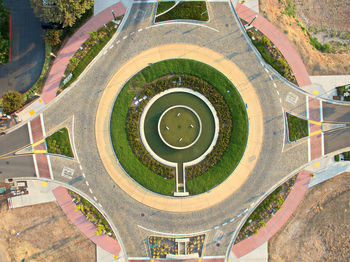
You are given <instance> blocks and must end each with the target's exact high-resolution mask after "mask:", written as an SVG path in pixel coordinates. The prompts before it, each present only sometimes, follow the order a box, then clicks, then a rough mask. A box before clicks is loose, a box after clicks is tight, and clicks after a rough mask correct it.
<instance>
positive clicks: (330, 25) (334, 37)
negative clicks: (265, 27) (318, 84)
mask: <svg viewBox="0 0 350 262" xmlns="http://www.w3.org/2000/svg"><path fill="white" fill-rule="evenodd" d="M288 3H290V6H291V7H290V8H286V4H288ZM259 4H260V12H261V14H262V15H264V16H265V17H266V18H267V19H268V20H269V21H270V22H272V23H273V24H274V25H276V26H277V27H278V28H279V29H280V30H281V32H283V33H284V34H285V35H286V36H287V38H288V39H289V40H290V41H291V43H292V44H293V45H294V47H295V48H296V50H297V51H298V53H299V55H300V56H301V58H302V60H303V62H304V64H305V66H306V68H307V71H308V72H309V74H310V75H343V74H349V72H350V53H349V45H350V42H349V39H343V38H342V37H344V36H345V35H347V34H350V23H349V15H350V5H349V2H348V0H260V1H259ZM293 15H294V16H295V17H293ZM297 20H299V21H300V23H299V24H298V22H297ZM300 25H302V26H304V27H305V28H306V29H309V32H310V33H311V35H313V36H316V37H317V38H318V39H319V41H320V42H321V43H331V41H337V43H339V45H338V44H335V45H334V46H337V47H336V50H337V51H336V52H335V53H334V52H333V53H322V52H320V51H318V50H317V49H315V48H314V47H313V46H312V45H311V44H310V41H309V38H308V36H307V34H306V31H305V30H303V29H302V28H301V26H300ZM320 31H321V33H320ZM339 36H341V37H339ZM343 45H345V47H344V46H343ZM346 50H347V51H346Z"/></svg>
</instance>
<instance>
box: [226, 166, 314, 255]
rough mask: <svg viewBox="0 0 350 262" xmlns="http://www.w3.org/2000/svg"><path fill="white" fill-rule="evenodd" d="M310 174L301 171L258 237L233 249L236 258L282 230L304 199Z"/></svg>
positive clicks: (253, 237)
mask: <svg viewBox="0 0 350 262" xmlns="http://www.w3.org/2000/svg"><path fill="white" fill-rule="evenodd" d="M310 174H311V173H310V172H308V171H305V170H303V171H301V172H300V173H299V175H298V177H297V180H296V182H295V184H294V186H293V189H292V190H291V191H290V193H289V195H288V197H287V198H286V200H285V201H284V203H283V205H282V207H281V209H280V210H279V211H278V212H277V213H276V214H275V215H274V216H273V217H272V218H271V219H270V220H269V221H268V222H267V223H266V226H264V227H263V228H261V229H260V230H259V232H258V233H257V234H256V235H253V236H251V237H249V238H247V239H245V240H243V241H241V242H239V243H238V244H236V245H234V246H233V247H232V252H233V254H234V256H235V257H236V258H240V257H242V256H244V255H246V254H248V253H250V252H251V251H253V250H254V249H256V248H258V247H260V246H261V245H262V244H264V243H265V242H266V241H268V240H269V239H270V238H271V237H272V236H273V235H274V234H275V233H277V232H278V230H280V228H282V226H283V225H284V224H285V223H286V222H287V220H288V219H289V217H290V216H291V215H292V214H293V212H294V211H295V209H296V208H297V206H298V205H299V203H300V201H301V200H302V199H303V197H304V195H305V193H306V191H307V189H308V184H309V181H310V178H311V176H310Z"/></svg>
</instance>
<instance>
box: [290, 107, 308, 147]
mask: <svg viewBox="0 0 350 262" xmlns="http://www.w3.org/2000/svg"><path fill="white" fill-rule="evenodd" d="M287 122H288V132H289V141H294V140H296V139H300V138H303V137H306V136H308V124H307V120H305V119H301V118H299V117H296V116H293V115H291V114H289V113H287Z"/></svg>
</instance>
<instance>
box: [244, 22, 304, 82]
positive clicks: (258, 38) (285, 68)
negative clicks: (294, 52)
mask: <svg viewBox="0 0 350 262" xmlns="http://www.w3.org/2000/svg"><path fill="white" fill-rule="evenodd" d="M247 34H248V36H249V37H250V39H251V40H252V42H253V44H254V46H255V47H256V49H258V51H259V53H260V54H261V56H262V57H263V58H264V60H265V61H266V63H268V64H269V65H271V66H272V67H273V68H274V69H275V70H276V71H277V72H278V73H280V74H281V75H282V76H283V77H285V78H286V79H287V80H288V81H290V82H292V83H294V84H297V81H296V79H295V76H294V74H293V71H292V69H291V68H290V66H289V64H288V62H287V60H286V59H285V58H284V56H283V55H282V53H281V52H280V51H279V50H278V49H277V48H276V47H275V45H274V44H273V43H272V42H271V41H270V40H269V39H268V38H267V37H266V36H265V35H264V34H263V33H261V32H260V31H259V30H258V29H256V28H251V29H249V30H248V31H247Z"/></svg>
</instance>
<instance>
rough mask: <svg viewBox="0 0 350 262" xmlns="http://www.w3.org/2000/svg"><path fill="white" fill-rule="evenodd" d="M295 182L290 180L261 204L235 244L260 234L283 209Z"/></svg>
mask: <svg viewBox="0 0 350 262" xmlns="http://www.w3.org/2000/svg"><path fill="white" fill-rule="evenodd" d="M295 180H296V177H293V178H291V179H289V180H288V181H287V182H286V183H284V184H283V185H281V186H280V187H278V188H276V189H275V191H273V192H272V193H271V194H270V195H269V196H268V197H266V198H265V199H264V200H263V201H262V202H261V203H260V204H259V206H258V207H257V208H256V209H255V210H254V211H253V213H252V214H251V215H250V216H249V218H248V219H247V221H246V222H245V224H244V225H243V227H242V228H241V231H240V232H239V234H238V236H237V238H236V240H235V244H236V243H238V242H239V241H241V240H243V239H245V238H248V237H250V236H251V235H253V234H256V233H258V230H259V229H260V228H262V227H263V226H265V225H266V223H267V222H268V221H269V220H270V218H271V217H272V216H273V215H274V214H275V213H276V212H277V211H278V210H279V209H280V208H281V207H282V205H283V203H284V200H285V199H286V198H287V196H288V194H289V192H290V190H291V189H292V187H293V185H294V183H295Z"/></svg>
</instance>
